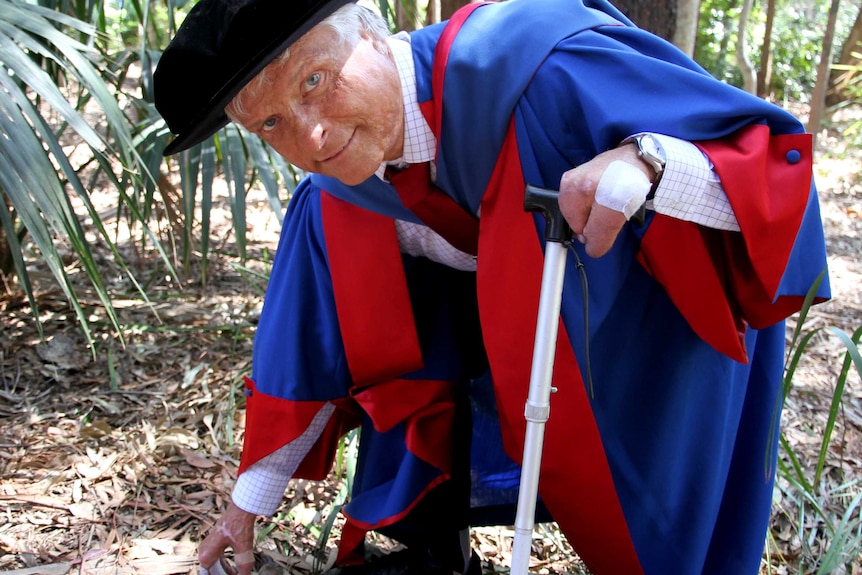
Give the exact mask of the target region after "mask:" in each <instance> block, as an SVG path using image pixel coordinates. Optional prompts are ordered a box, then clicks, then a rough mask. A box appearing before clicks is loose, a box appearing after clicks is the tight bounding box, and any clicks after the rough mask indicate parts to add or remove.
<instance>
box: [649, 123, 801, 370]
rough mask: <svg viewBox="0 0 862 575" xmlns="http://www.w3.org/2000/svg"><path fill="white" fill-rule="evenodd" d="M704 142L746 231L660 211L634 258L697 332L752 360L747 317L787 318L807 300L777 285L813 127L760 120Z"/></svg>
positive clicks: (767, 321) (794, 228) (766, 321)
mask: <svg viewBox="0 0 862 575" xmlns="http://www.w3.org/2000/svg"><path fill="white" fill-rule="evenodd" d="M698 146H700V148H701V149H702V150H703V151H704V153H706V154H707V156H709V159H710V160H711V161H712V163H713V165H714V166H715V171H716V173H717V174H718V176H719V177H720V178H721V182H722V186H723V187H724V190H725V193H726V194H727V198H728V200H729V201H730V204H731V207H732V208H733V211H734V214H735V215H736V218H737V221H738V222H739V226H740V229H741V234H740V233H737V232H723V231H719V230H712V229H707V228H703V227H701V226H698V225H696V224H693V223H691V222H685V221H682V220H676V219H673V218H669V217H665V216H661V215H659V214H657V215H656V216H655V218H654V219H653V221H652V223H651V224H650V227H649V229H648V230H647V232H646V234H645V235H644V238H643V241H642V242H641V252H640V254H639V255H638V259H639V261H640V262H641V264H642V265H643V266H644V268H645V269H647V271H649V273H650V274H651V275H652V276H653V277H654V278H655V279H656V281H658V282H659V283H660V284H661V285H662V286H663V287H664V288H665V290H666V291H667V293H668V296H669V297H670V298H671V300H672V301H673V303H674V305H675V306H676V307H677V308H678V309H679V310H680V312H681V313H682V314H683V316H684V317H685V319H686V321H687V322H688V324H689V326H690V327H691V328H692V330H693V331H694V332H695V333H697V335H698V336H699V337H700V338H701V339H703V340H704V341H706V342H707V343H709V344H710V345H711V346H712V347H713V348H715V349H716V350H717V351H719V352H721V353H723V354H725V355H727V356H728V357H730V358H732V359H734V360H736V361H739V362H742V363H747V362H748V353H747V350H746V349H745V339H744V338H745V333H746V330H747V327H748V326H749V325H750V326H752V327H754V328H756V329H761V328H764V327H768V326H770V325H772V324H774V323H776V322H778V321H781V320H782V319H784V318H786V317H787V316H788V315H790V314H792V313H794V312H796V311H798V309H799V306H800V304H801V302H802V300H803V296H799V297H781V298H777V299H776V294H777V291H778V287H779V284H780V283H781V278H782V277H783V275H784V271H785V269H786V268H787V262H788V260H789V259H790V253H791V251H792V249H793V245H794V243H795V241H796V235H797V233H798V230H799V226H800V224H801V222H802V218H803V216H804V214H805V209H806V207H807V205H808V195H809V193H810V190H811V169H812V156H811V135H810V134H790V135H777V136H773V135H770V133H769V128H768V127H767V126H763V125H754V126H749V127H747V128H744V129H742V130H739V131H738V132H736V133H735V134H732V135H731V136H729V137H727V138H723V139H721V140H715V141H710V142H699V143H698ZM776 192H780V193H776Z"/></svg>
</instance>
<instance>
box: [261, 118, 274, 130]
mask: <svg viewBox="0 0 862 575" xmlns="http://www.w3.org/2000/svg"><path fill="white" fill-rule="evenodd" d="M277 123H278V119H277V118H276V117H275V116H273V117H271V118H267V119H266V120H264V122H263V125H262V126H261V129H262V130H263V131H264V132H269V131H270V130H272V129H273V128H275V125H276V124H277Z"/></svg>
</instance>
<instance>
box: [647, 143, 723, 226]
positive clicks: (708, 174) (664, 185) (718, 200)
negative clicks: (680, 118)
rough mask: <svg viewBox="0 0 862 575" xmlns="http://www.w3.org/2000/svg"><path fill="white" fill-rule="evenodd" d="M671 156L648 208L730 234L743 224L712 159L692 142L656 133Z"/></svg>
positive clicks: (666, 152) (668, 155)
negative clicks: (740, 222) (737, 217)
mask: <svg viewBox="0 0 862 575" xmlns="http://www.w3.org/2000/svg"><path fill="white" fill-rule="evenodd" d="M653 136H655V138H656V139H657V140H658V141H659V143H660V144H661V146H662V148H664V151H665V154H666V155H667V162H666V164H665V169H664V172H663V173H662V178H661V181H660V182H659V185H658V187H657V188H656V193H655V197H654V198H653V199H652V200H651V201H649V202H647V205H646V207H647V208H650V209H653V210H655V211H656V212H657V213H660V214H663V215H666V216H670V217H673V218H677V219H680V220H686V221H690V222H694V223H696V224H700V225H703V226H707V227H710V228H715V229H719V230H726V231H737V232H738V231H739V223H738V222H737V220H736V215H735V214H734V213H733V208H732V207H731V205H730V201H729V200H728V199H727V195H726V194H725V192H724V188H723V187H722V185H721V181H720V180H719V179H718V175H717V174H716V173H715V170H714V169H713V166H712V163H711V162H710V161H709V158H708V157H707V156H706V155H705V154H704V153H703V152H702V151H701V150H700V148H698V147H697V146H695V145H694V144H692V143H691V142H688V141H685V140H680V139H678V138H673V137H671V136H665V135H664V134H653Z"/></svg>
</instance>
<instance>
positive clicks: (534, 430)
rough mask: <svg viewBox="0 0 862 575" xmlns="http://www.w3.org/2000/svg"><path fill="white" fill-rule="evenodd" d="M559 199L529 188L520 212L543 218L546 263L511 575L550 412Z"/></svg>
mask: <svg viewBox="0 0 862 575" xmlns="http://www.w3.org/2000/svg"><path fill="white" fill-rule="evenodd" d="M558 196H559V192H556V191H552V190H545V189H542V188H536V187H534V186H529V185H528V186H527V190H526V193H525V196H524V210H526V211H528V212H540V213H541V214H542V215H543V216H544V217H545V262H544V268H543V270H542V290H541V293H540V295H539V314H538V318H537V322H536V339H535V342H534V344H533V364H532V368H531V370H530V390H529V393H528V395H527V404H526V406H525V408H524V417H525V418H526V420H527V433H526V436H525V438H524V457H523V461H522V464H521V484H520V487H519V489H518V507H517V510H516V512H515V539H514V543H513V546H512V565H511V567H510V570H509V572H510V574H511V575H526V573H527V571H528V570H529V568H530V553H531V547H532V540H533V527H534V525H535V516H536V499H537V497H538V493H539V470H540V466H541V463H542V443H543V441H544V436H545V422H546V421H548V416H549V415H550V410H551V404H550V399H551V391H553V390H552V388H551V376H552V375H553V371H554V353H555V351H556V343H557V329H558V327H559V324H560V301H561V299H562V295H563V278H564V274H565V268H566V255H567V249H568V247H569V244H570V242H571V237H572V232H571V229H570V228H569V226H568V224H567V223H566V221H565V219H564V218H563V216H562V214H561V213H560V208H559V204H558V202H557V199H558Z"/></svg>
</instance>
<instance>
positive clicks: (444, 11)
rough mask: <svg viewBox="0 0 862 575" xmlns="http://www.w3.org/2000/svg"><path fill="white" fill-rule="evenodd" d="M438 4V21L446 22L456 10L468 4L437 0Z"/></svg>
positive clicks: (455, 0)
mask: <svg viewBox="0 0 862 575" xmlns="http://www.w3.org/2000/svg"><path fill="white" fill-rule="evenodd" d="M439 2H440V20H448V19H449V18H451V17H452V14H454V13H455V11H456V10H458V8H460V7H461V6H464V5H466V4H469V2H468V1H466V0H439Z"/></svg>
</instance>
